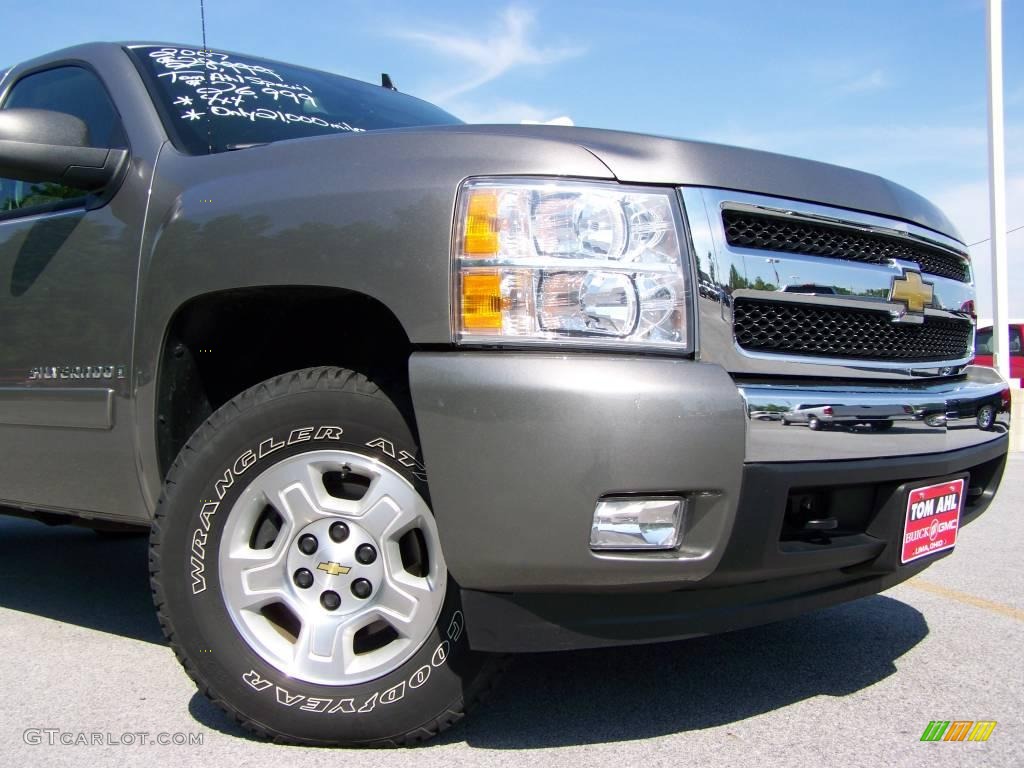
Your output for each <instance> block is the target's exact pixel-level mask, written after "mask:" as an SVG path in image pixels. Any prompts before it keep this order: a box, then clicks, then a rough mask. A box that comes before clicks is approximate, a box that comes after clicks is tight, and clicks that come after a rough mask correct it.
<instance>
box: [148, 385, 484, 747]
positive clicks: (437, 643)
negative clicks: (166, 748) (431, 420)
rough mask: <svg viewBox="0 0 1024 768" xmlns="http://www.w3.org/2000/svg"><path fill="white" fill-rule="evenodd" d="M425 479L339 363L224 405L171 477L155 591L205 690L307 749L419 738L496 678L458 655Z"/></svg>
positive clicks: (391, 412) (390, 412) (170, 631)
mask: <svg viewBox="0 0 1024 768" xmlns="http://www.w3.org/2000/svg"><path fill="white" fill-rule="evenodd" d="M428 498H429V496H428V494H427V487H426V475H425V471H424V469H423V466H422V464H421V463H420V459H419V450H418V448H417V446H416V442H415V440H414V437H413V434H412V431H411V429H410V428H409V426H408V424H407V422H406V419H405V418H403V416H402V412H401V410H400V409H399V408H398V407H397V405H396V404H395V403H394V402H393V401H392V400H391V399H390V398H388V397H387V396H386V395H385V394H384V393H383V392H382V391H381V390H380V389H379V388H378V387H377V386H375V385H374V384H373V383H371V382H370V381H369V380H367V379H366V378H365V377H363V376H361V375H358V374H355V373H352V372H349V371H344V370H342V369H338V368H315V369H308V370H303V371H297V372H294V373H291V374H286V375H284V376H280V377H278V378H276V379H273V380H270V381H267V382H264V383H262V384H260V385H258V386H256V387H254V388H252V389H250V390H248V391H247V392H245V393H243V394H241V395H239V396H238V397H236V398H235V399H234V400H231V401H230V402H228V403H227V404H225V405H224V406H223V407H222V408H220V409H219V410H218V411H217V412H216V413H215V414H214V415H213V416H212V417H211V418H210V419H209V420H208V421H207V423H206V424H204V425H203V426H202V427H201V428H200V429H199V430H198V431H197V432H196V434H195V435H194V436H193V437H192V439H191V440H190V441H189V442H188V444H187V445H186V446H185V448H184V449H183V450H182V452H181V454H180V455H179V457H178V459H177V461H176V462H175V464H174V466H173V467H172V468H171V471H170V472H169V473H168V477H167V482H166V485H165V490H164V495H163V497H162V499H161V502H160V505H159V509H158V512H157V516H156V520H155V522H154V526H153V532H152V538H151V549H150V552H151V555H150V562H151V573H152V583H153V592H154V596H155V600H156V604H157V608H158V611H159V614H160V619H161V623H162V625H163V627H164V631H165V633H166V635H167V638H168V640H169V641H170V643H171V645H172V647H173V648H174V649H175V652H176V653H177V655H178V658H179V660H180V661H181V663H182V664H183V665H184V667H185V669H186V671H187V672H188V673H189V675H191V677H192V678H193V679H194V680H195V682H196V684H197V685H198V686H199V688H200V690H201V691H203V692H204V693H205V694H206V695H207V696H209V697H210V698H211V699H212V700H213V701H214V702H215V703H217V704H218V705H220V706H221V707H222V708H223V709H224V710H225V711H226V712H227V713H228V714H229V715H231V716H233V717H235V718H236V719H238V720H239V721H240V722H241V723H242V724H243V725H246V726H247V727H249V728H250V729H252V730H255V731H256V732H258V733H261V734H263V735H266V736H270V737H274V738H276V739H279V740H285V741H292V742H301V743H307V744H325V745H326V744H333V745H346V746H356V745H381V744H384V745H387V744H392V745H399V744H407V743H412V742H417V741H422V740H424V739H426V738H429V737H430V736H433V735H435V734H436V733H438V732H440V731H441V730H443V729H444V728H446V727H447V726H448V725H451V724H452V723H454V722H455V721H457V720H459V719H460V718H461V717H462V716H463V712H464V711H465V708H466V707H467V706H468V705H469V704H471V703H472V702H473V700H475V699H476V698H478V697H479V695H480V693H481V692H482V691H483V690H484V689H485V688H486V687H487V685H488V683H489V682H490V680H491V679H492V678H493V676H494V675H495V674H496V673H497V671H498V669H499V667H500V666H501V660H500V659H499V658H498V657H493V656H488V655H485V654H480V653H475V652H473V651H471V650H470V649H469V647H468V643H467V639H466V634H465V621H464V618H463V615H462V611H461V610H460V603H459V590H458V587H457V585H455V584H454V582H453V581H452V579H451V578H450V577H449V575H448V571H447V568H446V566H445V561H444V554H443V552H442V549H441V541H440V536H439V534H438V531H437V526H436V524H435V522H434V517H433V515H432V513H431V510H430V507H429V505H428V501H427V500H428Z"/></svg>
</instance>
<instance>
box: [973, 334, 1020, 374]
mask: <svg viewBox="0 0 1024 768" xmlns="http://www.w3.org/2000/svg"><path fill="white" fill-rule="evenodd" d="M1022 336H1024V323H1011V324H1010V378H1011V379H1024V344H1022V343H1021V338H1022ZM974 364H975V365H987V366H989V367H994V366H995V362H994V361H993V359H992V326H987V327H985V328H979V329H978V331H977V333H976V334H975V336H974Z"/></svg>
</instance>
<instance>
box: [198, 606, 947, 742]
mask: <svg viewBox="0 0 1024 768" xmlns="http://www.w3.org/2000/svg"><path fill="white" fill-rule="evenodd" d="M927 634H928V625H927V624H926V623H925V619H924V616H922V615H921V613H919V612H918V611H917V610H915V609H914V608H912V607H910V606H909V605H906V604H905V603H901V602H899V601H898V600H893V599H892V598H889V597H882V596H874V597H868V598H864V599H862V600H858V601H856V602H853V603H848V604H846V605H842V606H837V607H834V608H828V609H826V610H824V611H820V612H818V613H814V614H810V615H808V616H804V617H801V618H798V619H793V620H790V621H786V622H780V623H778V624H771V625H768V626H764V627H756V628H754V629H747V630H742V631H739V632H733V633H730V634H726V635H718V636H716V637H705V638H697V639H694V640H684V641H680V642H675V643H662V644H658V645H645V646H635V647H632V648H629V647H626V648H610V649H602V650H593V651H575V652H572V651H566V652H562V653H549V654H535V655H522V656H519V657H518V658H517V659H516V660H515V663H514V664H513V665H512V667H511V668H510V669H509V671H508V673H507V674H506V676H505V678H504V679H503V680H502V681H501V682H499V684H498V686H497V691H496V692H495V693H494V694H493V695H492V696H491V698H490V699H489V700H488V701H486V702H484V703H483V704H482V705H480V706H478V707H477V708H476V710H475V711H474V712H473V713H472V714H471V715H470V717H468V718H467V719H466V720H464V721H463V722H462V723H461V724H459V725H458V726H456V727H454V728H452V729H451V730H450V731H448V732H447V733H445V734H443V735H442V736H441V737H440V739H437V740H434V741H430V742H428V744H430V745H436V744H451V743H459V742H465V743H467V744H469V745H470V746H472V747H478V748H481V749H545V748H550V747H565V746H578V745H585V744H600V743H608V742H615V741H630V740H636V739H646V738H650V737H653V736H662V735H666V734H672V733H680V732H684V731H693V730H700V729H702V728H710V727H713V726H719V725H728V724H729V723H734V722H738V721H740V720H745V719H747V718H749V717H754V716H756V715H761V714H765V713H767V712H772V711H774V710H778V709H782V708H784V707H786V706H789V705H791V704H795V703H797V702H799V701H802V700H804V699H808V698H811V697H814V696H846V695H848V694H851V693H856V692H857V691H859V690H861V689H864V688H867V687H869V686H871V685H874V684H875V683H877V682H879V681H881V680H884V679H885V678H887V677H888V676H889V675H891V674H893V673H894V672H896V660H897V659H898V658H899V657H900V656H902V655H903V654H905V653H906V652H907V651H909V650H910V649H911V648H913V647H914V646H915V645H917V644H918V643H919V642H921V641H922V640H923V639H924V638H925V637H926V636H927ZM189 712H190V713H191V714H192V716H193V717H194V718H195V719H196V720H197V721H198V722H199V723H201V724H202V725H204V726H206V727H207V728H212V729H213V730H216V731H220V732H221V733H225V734H228V735H231V736H238V737H241V738H245V739H250V740H254V739H256V737H255V736H253V735H252V734H250V733H249V732H248V731H245V730H244V729H242V728H241V727H240V726H238V725H237V724H236V723H234V722H233V721H232V720H230V719H229V718H228V717H227V716H226V715H225V714H224V713H223V712H221V711H220V709H218V708H217V707H216V706H214V705H213V704H211V703H210V702H209V701H207V700H206V699H205V698H204V697H203V696H201V695H200V694H198V693H197V694H196V695H195V696H193V697H192V700H191V702H189ZM684 762H685V761H684Z"/></svg>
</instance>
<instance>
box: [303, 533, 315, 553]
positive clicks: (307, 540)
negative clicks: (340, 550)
mask: <svg viewBox="0 0 1024 768" xmlns="http://www.w3.org/2000/svg"><path fill="white" fill-rule="evenodd" d="M319 546H320V542H319V541H317V540H316V536H313V535H312V534H309V533H304V534H303V535H302V536H299V551H300V552H301V553H302V554H304V555H312V554H313V553H314V552H316V548H317V547H319Z"/></svg>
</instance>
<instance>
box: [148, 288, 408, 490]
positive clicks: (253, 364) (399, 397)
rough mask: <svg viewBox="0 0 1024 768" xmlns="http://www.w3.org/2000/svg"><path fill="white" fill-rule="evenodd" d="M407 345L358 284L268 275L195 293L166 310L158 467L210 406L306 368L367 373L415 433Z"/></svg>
mask: <svg viewBox="0 0 1024 768" xmlns="http://www.w3.org/2000/svg"><path fill="white" fill-rule="evenodd" d="M411 351H412V344H411V342H410V341H409V337H408V335H407V334H406V332H405V329H404V328H403V327H402V325H401V323H400V322H399V320H398V318H397V317H396V315H395V314H394V313H393V312H392V311H391V310H390V309H389V308H388V307H387V306H386V305H385V304H383V303H382V302H381V301H379V300H377V299H375V298H373V297H371V296H368V295H366V294H364V293H360V292H357V291H351V290H347V289H344V288H337V287H324V286H296V285H262V286H256V287H244V288H233V289H227V290H217V291H211V292H208V293H202V294H198V295H195V296H192V297H190V298H189V299H187V300H186V301H184V302H182V303H181V304H180V305H179V306H178V307H177V308H176V309H175V311H174V312H173V313H172V315H171V316H170V318H169V320H168V322H167V324H166V326H165V329H164V333H163V340H162V343H161V345H160V350H159V354H158V358H157V371H156V391H155V408H154V412H153V415H152V418H153V419H154V422H155V423H154V432H153V434H154V437H155V440H156V445H155V451H156V457H157V462H158V471H159V477H160V478H161V480H162V478H163V477H165V476H166V474H167V470H168V469H169V468H170V466H171V463H172V462H173V461H174V458H175V456H176V455H177V453H178V451H179V450H181V448H182V447H183V446H184V444H185V442H186V441H187V440H188V438H189V436H190V435H191V434H192V433H193V432H194V431H195V430H196V429H197V428H198V427H199V425H200V424H202V423H203V421H204V420H205V419H206V418H207V417H208V416H209V415H210V414H211V413H212V412H213V411H214V410H216V409H217V408H218V407H220V406H221V405H223V404H224V403H225V402H227V401H228V400H230V399H231V398H232V397H234V396H235V395H237V394H238V393H240V392H242V391H244V390H245V389H247V388H248V387H250V386H252V385H254V384H257V383H259V382H261V381H264V380H266V379H268V378H270V377H272V376H275V375H279V374H282V373H286V372H288V371H291V370H297V369H300V368H308V367H312V366H318V365H335V366H342V367H345V368H348V369H350V370H354V371H358V372H359V373H362V374H364V375H365V376H367V377H368V378H370V379H372V380H373V381H374V382H375V383H377V385H378V386H380V387H381V388H382V389H383V390H384V391H385V392H386V394H388V396H389V397H391V398H392V400H394V401H395V403H396V404H397V405H398V407H399V408H400V409H401V410H402V413H403V415H404V416H405V418H406V420H407V421H408V422H409V424H410V428H411V429H412V430H413V433H414V434H415V433H416V424H415V417H414V414H413V410H412V404H411V399H410V398H409V394H408V390H409V373H408V360H409V355H410V354H411Z"/></svg>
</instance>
